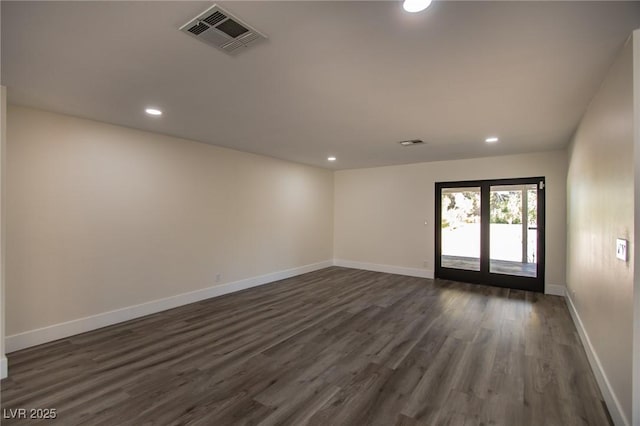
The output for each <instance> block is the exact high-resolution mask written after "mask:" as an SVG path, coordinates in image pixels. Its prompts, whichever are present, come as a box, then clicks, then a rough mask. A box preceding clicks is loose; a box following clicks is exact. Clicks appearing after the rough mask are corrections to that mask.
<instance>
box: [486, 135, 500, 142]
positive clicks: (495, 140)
mask: <svg viewBox="0 0 640 426" xmlns="http://www.w3.org/2000/svg"><path fill="white" fill-rule="evenodd" d="M484 141H485V142H486V143H494V142H498V138H497V137H495V136H491V137H489V138H486V139H485V140H484Z"/></svg>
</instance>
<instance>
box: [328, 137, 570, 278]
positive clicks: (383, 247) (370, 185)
mask: <svg viewBox="0 0 640 426" xmlns="http://www.w3.org/2000/svg"><path fill="white" fill-rule="evenodd" d="M504 143H506V142H504ZM427 148H428V147H427ZM399 149H402V148H399ZM406 149H421V148H419V147H418V148H406ZM487 149H490V147H487ZM533 176H545V177H546V183H547V187H546V191H547V192H546V203H547V210H546V219H547V230H546V243H547V251H546V255H547V263H546V282H547V283H548V284H555V285H564V283H565V190H566V187H565V179H566V153H565V151H552V152H544V153H537V154H526V155H516V156H505V157H490V158H481V159H474V160H457V161H442V162H433V163H419V164H410V165H401V166H389V167H377V168H370V169H358V170H346V171H339V172H336V175H335V206H334V209H335V215H334V221H335V237H334V257H335V258H336V259H342V260H348V261H356V262H365V263H372V264H381V265H392V266H400V267H405V268H415V269H424V270H428V271H433V268H434V248H435V247H434V246H435V244H434V232H435V230H434V214H435V213H434V209H435V207H434V191H435V188H434V183H435V182H438V181H457V180H473V179H500V178H513V177H533ZM425 221H426V222H427V224H426V225H425ZM425 261H426V262H427V265H426V266H425V265H424V262H425Z"/></svg>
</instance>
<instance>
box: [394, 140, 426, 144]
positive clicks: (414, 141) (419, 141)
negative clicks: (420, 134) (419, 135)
mask: <svg viewBox="0 0 640 426" xmlns="http://www.w3.org/2000/svg"><path fill="white" fill-rule="evenodd" d="M398 143H399V144H400V145H402V146H413V145H423V144H424V141H422V140H420V139H410V140H408V141H400V142H398Z"/></svg>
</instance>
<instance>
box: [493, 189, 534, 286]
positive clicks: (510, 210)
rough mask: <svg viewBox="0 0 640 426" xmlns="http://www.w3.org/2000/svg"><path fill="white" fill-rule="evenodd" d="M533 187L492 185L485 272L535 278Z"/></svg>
mask: <svg viewBox="0 0 640 426" xmlns="http://www.w3.org/2000/svg"><path fill="white" fill-rule="evenodd" d="M537 205H538V200H537V187H536V185H535V184H527V185H500V186H492V187H491V191H490V195H489V212H490V219H489V223H490V226H489V241H490V250H489V271H490V272H492V273H497V274H507V275H519V276H524V277H536V274H537V261H538V259H537V241H538V238H537V216H538V215H537V213H538V211H537Z"/></svg>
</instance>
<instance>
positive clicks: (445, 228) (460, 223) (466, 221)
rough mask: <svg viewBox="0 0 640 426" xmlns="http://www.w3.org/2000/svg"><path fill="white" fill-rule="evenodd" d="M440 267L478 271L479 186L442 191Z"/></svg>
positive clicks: (444, 189)
mask: <svg viewBox="0 0 640 426" xmlns="http://www.w3.org/2000/svg"><path fill="white" fill-rule="evenodd" d="M441 197H442V200H441V201H442V203H441V206H442V216H441V217H442V219H441V223H440V227H441V256H442V257H441V265H442V267H443V268H455V269H466V270H470V271H479V270H480V187H470V188H443V189H442V194H441Z"/></svg>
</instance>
